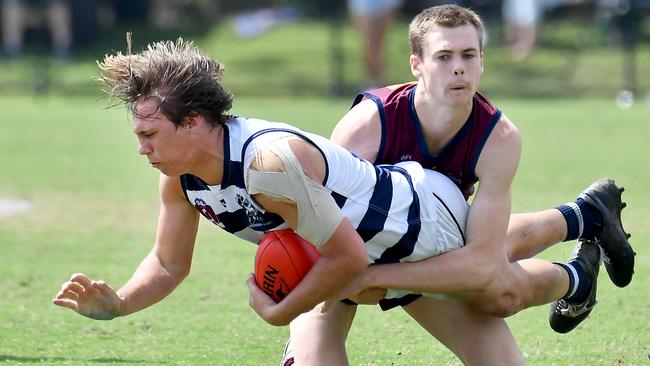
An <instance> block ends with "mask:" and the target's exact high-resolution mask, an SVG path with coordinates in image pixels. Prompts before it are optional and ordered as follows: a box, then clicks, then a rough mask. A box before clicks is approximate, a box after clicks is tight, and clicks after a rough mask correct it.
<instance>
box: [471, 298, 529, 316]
mask: <svg viewBox="0 0 650 366" xmlns="http://www.w3.org/2000/svg"><path fill="white" fill-rule="evenodd" d="M476 300H478V299H476ZM474 303H475V306H474V307H475V308H477V310H478V311H480V312H482V313H484V314H488V315H492V316H496V317H499V318H507V317H509V316H512V315H514V314H516V313H518V312H519V311H521V310H522V309H523V308H524V307H523V301H522V300H521V298H519V297H518V296H516V295H515V294H502V295H501V296H498V297H496V298H495V297H492V298H489V299H482V300H479V301H474Z"/></svg>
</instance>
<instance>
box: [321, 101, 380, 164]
mask: <svg viewBox="0 0 650 366" xmlns="http://www.w3.org/2000/svg"><path fill="white" fill-rule="evenodd" d="M330 139H331V140H332V141H333V142H334V143H336V144H338V145H341V146H343V147H344V148H346V149H348V150H350V151H352V152H353V153H355V154H357V155H358V156H360V157H362V158H364V159H366V160H370V161H373V160H374V159H375V158H376V156H377V152H378V151H379V145H380V143H381V120H380V118H379V110H378V109H377V105H376V104H375V103H374V102H373V101H372V100H370V99H366V100H363V101H361V102H360V103H359V104H357V105H356V106H354V107H353V108H352V109H350V110H349V111H348V113H346V114H345V115H344V116H343V117H342V118H341V120H340V121H339V122H338V123H337V125H336V126H335V127H334V130H333V131H332V135H331V137H330Z"/></svg>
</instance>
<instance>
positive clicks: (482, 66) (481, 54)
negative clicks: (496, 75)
mask: <svg viewBox="0 0 650 366" xmlns="http://www.w3.org/2000/svg"><path fill="white" fill-rule="evenodd" d="M480 60H481V74H482V73H483V71H484V70H485V65H484V64H483V51H481V53H480Z"/></svg>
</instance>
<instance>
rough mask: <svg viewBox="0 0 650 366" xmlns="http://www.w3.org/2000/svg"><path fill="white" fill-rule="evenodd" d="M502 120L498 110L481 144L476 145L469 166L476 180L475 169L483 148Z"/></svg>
mask: <svg viewBox="0 0 650 366" xmlns="http://www.w3.org/2000/svg"><path fill="white" fill-rule="evenodd" d="M500 119H501V111H500V110H498V109H497V111H496V113H494V117H492V119H491V120H490V123H489V124H488V127H487V129H486V130H485V132H484V133H483V137H482V138H481V142H479V144H478V145H476V149H474V156H473V157H472V164H471V165H470V166H469V173H471V174H472V176H473V177H474V178H476V174H475V173H474V168H476V163H478V158H479V156H480V155H481V151H482V150H483V146H485V143H486V142H487V139H488V138H489V137H490V134H492V130H493V129H494V126H496V124H497V122H499V120H500Z"/></svg>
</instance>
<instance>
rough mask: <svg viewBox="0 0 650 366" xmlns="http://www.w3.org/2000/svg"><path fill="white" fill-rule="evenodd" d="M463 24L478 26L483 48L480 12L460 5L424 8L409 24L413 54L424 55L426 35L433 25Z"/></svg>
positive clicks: (479, 39)
mask: <svg viewBox="0 0 650 366" xmlns="http://www.w3.org/2000/svg"><path fill="white" fill-rule="evenodd" d="M463 25H472V26H474V28H476V32H478V42H479V47H480V50H482V49H483V22H482V21H481V17H479V16H478V14H476V13H475V12H473V11H472V10H470V9H467V8H463V7H461V6H458V5H440V6H433V7H431V8H428V9H425V10H423V11H422V12H421V13H420V14H418V15H416V16H415V18H413V21H411V24H410V25H409V41H410V43H411V54H413V55H416V56H418V57H422V52H423V49H424V37H425V36H426V34H427V33H429V32H430V31H431V29H432V28H433V27H436V26H439V27H446V28H456V27H460V26H463Z"/></svg>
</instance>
